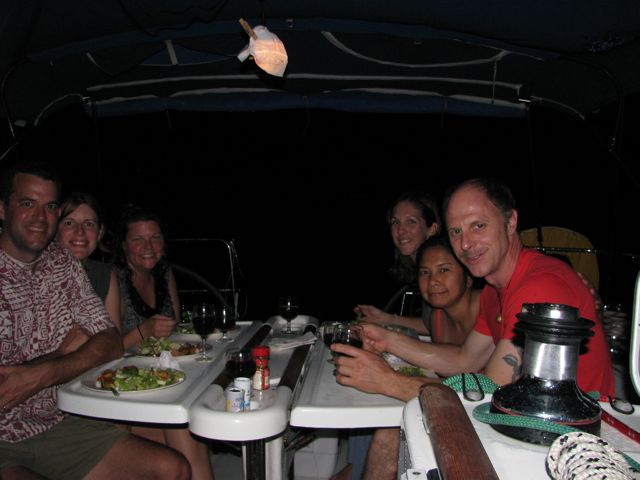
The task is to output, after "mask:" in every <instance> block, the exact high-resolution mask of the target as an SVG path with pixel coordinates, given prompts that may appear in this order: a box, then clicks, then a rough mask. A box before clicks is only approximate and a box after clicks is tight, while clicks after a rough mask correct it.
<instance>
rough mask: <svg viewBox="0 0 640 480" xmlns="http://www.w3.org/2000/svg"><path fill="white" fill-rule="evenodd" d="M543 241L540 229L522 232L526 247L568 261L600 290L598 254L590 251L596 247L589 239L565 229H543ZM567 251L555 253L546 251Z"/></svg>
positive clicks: (521, 235) (521, 237)
mask: <svg viewBox="0 0 640 480" xmlns="http://www.w3.org/2000/svg"><path fill="white" fill-rule="evenodd" d="M541 230H542V231H541V234H542V241H540V239H539V238H538V229H537V228H530V229H528V230H523V231H522V232H520V239H521V240H522V243H523V244H524V246H525V247H530V248H538V249H540V250H542V251H544V252H545V253H546V254H548V255H554V256H557V257H560V258H561V259H563V260H565V261H567V263H569V264H570V265H571V266H572V267H573V269H574V270H575V271H576V272H580V273H582V274H583V275H584V276H585V277H587V279H588V280H589V281H590V282H591V284H592V285H593V286H594V287H595V289H596V290H597V289H598V283H599V280H600V271H599V269H598V259H597V257H596V254H595V253H593V252H592V251H590V250H593V249H594V247H593V245H592V244H591V242H590V241H589V239H588V238H587V237H585V236H584V235H582V234H581V233H578V232H575V231H573V230H569V229H568V228H563V227H549V226H547V227H542V228H541ZM552 248H553V249H555V248H558V249H567V251H566V252H563V251H559V252H556V251H553V250H546V249H552Z"/></svg>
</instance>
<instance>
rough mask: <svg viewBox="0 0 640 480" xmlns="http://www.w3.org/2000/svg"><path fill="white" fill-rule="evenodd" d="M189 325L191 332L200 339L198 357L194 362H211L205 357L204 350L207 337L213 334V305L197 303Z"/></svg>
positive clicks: (209, 358)
mask: <svg viewBox="0 0 640 480" xmlns="http://www.w3.org/2000/svg"><path fill="white" fill-rule="evenodd" d="M191 323H192V324H193V330H194V331H195V332H196V333H197V334H198V335H200V338H201V339H202V343H201V347H200V348H201V351H200V356H199V357H198V358H196V361H197V362H211V361H212V360H213V358H211V357H208V356H207V354H206V350H207V337H208V336H209V335H210V334H212V333H213V329H214V323H215V316H214V310H213V305H211V304H209V303H198V304H197V305H196V306H195V307H193V315H192V316H191Z"/></svg>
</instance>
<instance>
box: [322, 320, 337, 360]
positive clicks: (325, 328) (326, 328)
mask: <svg viewBox="0 0 640 480" xmlns="http://www.w3.org/2000/svg"><path fill="white" fill-rule="evenodd" d="M339 325H342V323H340V322H331V321H330V322H322V324H321V325H320V328H318V335H319V336H320V339H321V340H322V341H323V342H324V344H325V345H326V347H327V348H329V347H330V346H331V343H333V332H334V331H335V330H336V328H337V327H338V326H339ZM327 362H329V363H333V357H331V358H329V359H328V360H327Z"/></svg>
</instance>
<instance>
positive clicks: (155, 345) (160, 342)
mask: <svg viewBox="0 0 640 480" xmlns="http://www.w3.org/2000/svg"><path fill="white" fill-rule="evenodd" d="M206 349H207V350H211V345H208V344H207V347H206ZM165 350H166V351H168V352H171V356H172V357H178V358H190V357H195V356H197V355H199V354H200V353H201V352H202V347H201V345H200V342H177V341H175V340H169V339H168V338H163V337H160V338H156V337H149V338H145V339H144V340H143V341H142V342H140V345H138V348H136V349H135V350H134V352H133V353H134V355H136V356H138V357H159V356H160V353H162V352H163V351H165Z"/></svg>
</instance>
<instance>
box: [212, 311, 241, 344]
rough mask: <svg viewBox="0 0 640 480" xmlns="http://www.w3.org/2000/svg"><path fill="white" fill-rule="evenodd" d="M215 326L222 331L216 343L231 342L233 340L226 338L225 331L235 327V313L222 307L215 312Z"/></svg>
mask: <svg viewBox="0 0 640 480" xmlns="http://www.w3.org/2000/svg"><path fill="white" fill-rule="evenodd" d="M215 319H216V320H215V326H216V328H217V329H219V330H221V331H222V337H220V338H219V339H218V340H216V341H217V342H221V343H225V342H232V341H233V339H232V338H230V337H228V336H227V330H231V329H233V328H235V326H236V312H235V311H234V310H233V308H231V307H230V306H227V305H222V306H220V307H218V308H216V310H215Z"/></svg>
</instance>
